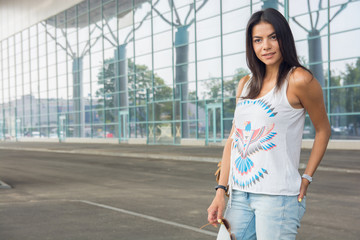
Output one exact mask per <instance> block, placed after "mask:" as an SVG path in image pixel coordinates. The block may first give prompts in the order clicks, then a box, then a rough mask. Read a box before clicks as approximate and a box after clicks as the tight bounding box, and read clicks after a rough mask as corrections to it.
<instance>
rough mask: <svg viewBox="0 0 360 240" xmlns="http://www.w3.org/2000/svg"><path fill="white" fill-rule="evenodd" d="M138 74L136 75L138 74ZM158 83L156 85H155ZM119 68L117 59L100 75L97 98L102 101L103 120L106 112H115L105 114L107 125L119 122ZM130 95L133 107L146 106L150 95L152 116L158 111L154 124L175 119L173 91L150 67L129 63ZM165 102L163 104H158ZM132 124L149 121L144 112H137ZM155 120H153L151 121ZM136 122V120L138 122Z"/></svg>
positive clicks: (107, 62) (133, 116)
mask: <svg viewBox="0 0 360 240" xmlns="http://www.w3.org/2000/svg"><path fill="white" fill-rule="evenodd" d="M134 70H135V72H136V73H135V72H134ZM152 79H154V83H153V81H152ZM115 80H116V78H115V64H114V59H113V58H111V59H106V60H105V61H104V64H103V66H102V69H101V70H100V71H99V73H98V85H99V86H100V88H99V89H98V90H97V91H96V97H97V98H99V101H98V102H99V104H98V106H97V109H98V113H99V115H100V116H102V111H103V108H104V107H105V108H107V109H113V110H110V111H106V112H105V114H104V117H105V122H106V123H109V122H113V121H114V120H115V119H116V117H115V116H116V114H117V111H118V110H117V109H116V107H117V104H116V102H115V94H114V93H115ZM128 92H129V105H130V106H144V105H145V104H149V103H147V102H146V100H147V96H146V95H147V93H149V102H150V103H154V104H149V108H150V109H149V112H150V113H152V107H154V108H155V109H154V112H155V114H154V116H153V117H154V120H161V118H162V119H172V117H173V116H172V88H171V87H169V86H167V85H166V84H165V81H164V80H163V79H162V78H160V77H159V76H157V75H156V74H155V75H154V78H152V71H150V70H149V68H148V66H146V65H138V64H137V65H135V66H134V62H133V61H131V60H130V59H129V60H128ZM166 100H169V101H166ZM159 101H161V103H158V102H159ZM130 116H131V118H133V119H132V120H135V121H145V118H146V113H145V109H144V108H138V109H136V114H135V115H134V114H133V115H130ZM151 117H152V116H149V118H150V119H151ZM134 118H135V119H134Z"/></svg>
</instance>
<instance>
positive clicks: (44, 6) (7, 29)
mask: <svg viewBox="0 0 360 240" xmlns="http://www.w3.org/2000/svg"><path fill="white" fill-rule="evenodd" d="M82 1H83V0H60V1H59V0H0V41H1V40H3V39H5V38H7V37H9V36H11V35H14V34H15V33H18V32H20V31H22V30H24V29H26V28H28V27H30V26H32V25H34V24H36V23H38V22H40V21H42V20H45V19H47V18H49V17H51V16H54V15H56V14H58V13H60V12H62V11H64V10H66V9H68V8H70V7H72V6H74V5H76V4H78V3H79V2H82Z"/></svg>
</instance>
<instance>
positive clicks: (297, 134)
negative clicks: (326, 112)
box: [229, 71, 305, 195]
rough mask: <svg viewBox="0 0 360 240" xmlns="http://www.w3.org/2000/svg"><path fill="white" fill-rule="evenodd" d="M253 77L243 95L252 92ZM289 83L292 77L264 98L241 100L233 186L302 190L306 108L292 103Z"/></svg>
mask: <svg viewBox="0 0 360 240" xmlns="http://www.w3.org/2000/svg"><path fill="white" fill-rule="evenodd" d="M290 72H292V71H290ZM289 75H290V74H288V76H289ZM251 80H252V79H250V80H249V81H248V82H247V83H246V84H245V86H244V88H243V91H242V93H241V96H245V95H246V94H247V93H248V86H249V83H250V81H251ZM287 86H288V77H287V78H286V80H285V81H284V83H283V85H282V87H281V88H280V89H276V88H273V89H272V90H271V91H270V92H269V93H267V94H266V95H265V96H263V97H261V98H257V99H240V100H239V101H238V103H237V105H236V109H235V113H234V120H233V124H235V130H234V134H233V135H232V136H231V137H232V139H233V141H232V146H231V168H230V176H229V185H230V189H237V190H241V191H245V192H252V193H261V194H271V195H298V194H299V192H300V184H301V176H300V174H299V171H298V168H299V162H300V151H301V141H302V134H303V128H304V122H305V109H295V108H293V107H292V106H291V105H290V103H289V101H288V99H287V95H286V91H287Z"/></svg>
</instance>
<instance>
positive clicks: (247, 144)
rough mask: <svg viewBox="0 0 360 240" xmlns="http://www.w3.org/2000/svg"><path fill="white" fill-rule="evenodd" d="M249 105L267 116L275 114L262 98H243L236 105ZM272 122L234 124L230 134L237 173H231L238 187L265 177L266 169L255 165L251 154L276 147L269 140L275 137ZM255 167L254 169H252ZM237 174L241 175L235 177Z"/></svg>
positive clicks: (248, 184) (244, 186) (243, 186)
mask: <svg viewBox="0 0 360 240" xmlns="http://www.w3.org/2000/svg"><path fill="white" fill-rule="evenodd" d="M246 105H252V106H251V107H252V108H253V109H254V108H257V110H258V111H263V114H264V115H265V116H266V117H268V118H273V117H275V116H276V114H277V112H275V111H274V110H275V109H274V108H272V106H271V104H269V103H268V102H267V101H265V100H263V99H258V100H243V101H240V102H239V103H238V104H237V107H248V106H246ZM274 127H275V124H274V123H270V124H267V125H265V126H261V127H258V128H254V127H253V126H252V125H251V121H245V122H243V123H242V124H240V126H237V125H235V131H234V133H233V135H232V138H233V142H232V147H231V148H232V152H233V154H235V155H236V157H235V162H234V167H235V170H236V172H237V174H233V176H232V177H233V181H234V183H236V184H237V186H239V187H240V188H246V187H248V186H250V185H253V184H256V183H257V182H259V181H261V180H262V179H264V178H265V175H266V174H268V171H267V170H266V169H265V168H264V167H262V166H256V167H255V164H256V163H254V162H253V161H252V160H251V156H253V155H255V154H257V153H258V152H260V151H271V150H272V149H273V148H275V147H276V144H274V143H273V142H272V141H271V140H273V138H275V137H276V134H277V133H276V132H274V131H273V130H274ZM254 169H256V170H254ZM237 175H238V176H239V175H241V178H240V177H237Z"/></svg>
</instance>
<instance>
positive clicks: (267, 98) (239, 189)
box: [208, 9, 331, 240]
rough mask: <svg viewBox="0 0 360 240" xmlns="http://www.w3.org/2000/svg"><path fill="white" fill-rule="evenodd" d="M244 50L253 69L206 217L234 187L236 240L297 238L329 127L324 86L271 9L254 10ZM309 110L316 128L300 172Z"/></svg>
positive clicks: (216, 215) (229, 215)
mask: <svg viewBox="0 0 360 240" xmlns="http://www.w3.org/2000/svg"><path fill="white" fill-rule="evenodd" d="M246 57H247V63H248V66H249V68H250V70H251V73H252V74H251V75H250V76H245V77H243V78H242V79H241V80H240V82H239V85H238V91H237V96H236V97H237V105H236V109H235V114H234V120H233V127H232V130H231V133H230V135H229V139H228V140H227V142H226V145H225V148H224V153H223V157H222V164H221V174H220V180H219V186H217V188H216V196H215V197H214V200H213V202H212V203H211V205H210V207H209V208H208V221H209V223H212V224H214V225H215V224H216V223H217V221H218V219H221V218H222V217H223V212H224V209H225V196H224V195H225V191H226V190H227V186H229V193H230V197H229V201H228V206H227V209H226V213H225V218H226V219H227V220H228V221H229V223H230V225H231V232H232V233H234V234H235V236H236V239H237V240H250V239H257V240H280V239H286V240H289V239H295V238H296V234H297V228H299V227H300V220H301V218H302V217H303V215H304V213H305V202H306V201H305V200H306V197H305V195H306V191H307V189H308V186H309V184H310V183H311V181H312V176H313V175H314V173H315V170H316V168H317V167H318V165H319V163H320V161H321V159H322V157H323V155H324V153H325V150H326V147H327V143H328V141H329V137H330V132H331V130H330V124H329V121H328V118H327V115H326V111H325V105H324V100H323V94H322V89H321V86H320V84H319V83H318V81H317V80H316V79H315V78H314V76H313V75H312V74H311V72H310V71H309V70H307V69H306V68H305V67H303V66H302V65H301V64H300V63H299V61H298V58H297V54H296V48H295V43H294V38H293V35H292V32H291V30H290V27H289V24H288V22H287V21H286V19H285V18H284V17H283V16H282V15H281V14H280V13H279V12H278V11H276V10H274V9H266V10H264V11H259V12H256V13H254V14H253V15H252V16H251V18H250V20H249V22H248V25H247V31H246ZM305 112H307V113H308V114H309V116H310V119H311V121H312V123H313V125H314V127H315V131H316V135H315V141H314V145H313V148H312V151H311V155H310V158H309V160H308V163H307V167H306V169H305V172H304V175H302V176H300V174H299V171H298V167H299V162H300V151H301V141H302V135H303V134H302V133H303V128H304V122H305ZM222 229H224V228H221V230H220V231H222ZM224 231H226V230H224ZM219 235H220V234H219Z"/></svg>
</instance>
